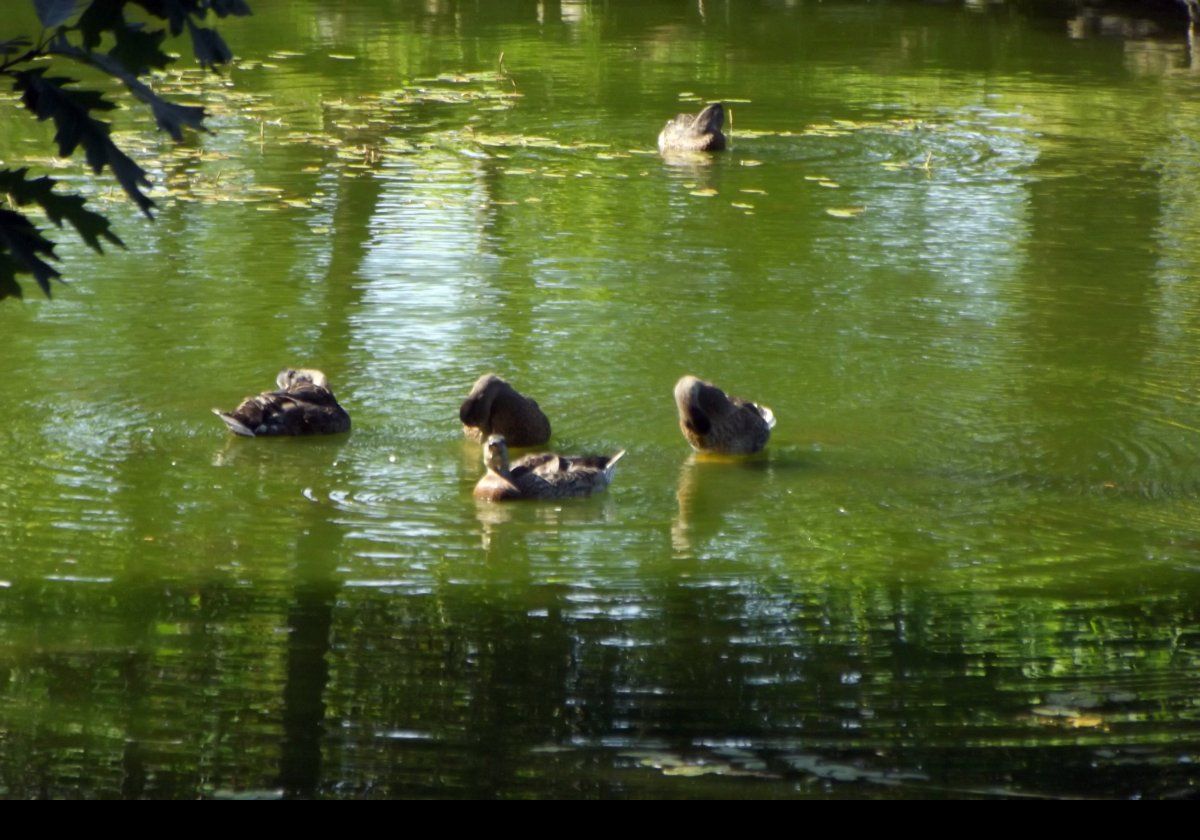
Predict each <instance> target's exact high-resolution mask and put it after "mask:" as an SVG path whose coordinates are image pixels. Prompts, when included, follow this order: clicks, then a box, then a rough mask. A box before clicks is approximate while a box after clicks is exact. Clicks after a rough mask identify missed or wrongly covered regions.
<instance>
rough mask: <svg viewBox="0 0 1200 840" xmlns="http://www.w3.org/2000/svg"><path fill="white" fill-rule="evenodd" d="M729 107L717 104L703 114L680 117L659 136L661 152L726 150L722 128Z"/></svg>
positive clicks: (668, 123) (681, 115) (669, 124)
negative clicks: (726, 109)
mask: <svg viewBox="0 0 1200 840" xmlns="http://www.w3.org/2000/svg"><path fill="white" fill-rule="evenodd" d="M724 122H725V106H724V105H722V104H721V103H720V102H714V103H713V104H711V105H709V106H708V107H707V108H705V109H704V110H703V111H701V112H700V113H699V114H697V115H695V116H692V115H691V114H680V115H678V116H677V117H675V118H674V119H672V120H670V121H668V122H667V124H666V126H665V127H664V128H663V130H662V131H661V132H660V133H659V135H658V150H659V152H662V153H664V154H665V153H667V152H719V151H721V150H722V149H724V148H725V135H724V134H722V133H721V126H722V125H723V124H724Z"/></svg>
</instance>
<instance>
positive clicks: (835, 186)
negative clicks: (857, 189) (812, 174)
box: [817, 181, 842, 190]
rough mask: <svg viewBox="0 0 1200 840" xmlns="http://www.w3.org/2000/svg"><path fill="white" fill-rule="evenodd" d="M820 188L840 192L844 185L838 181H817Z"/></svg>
mask: <svg viewBox="0 0 1200 840" xmlns="http://www.w3.org/2000/svg"><path fill="white" fill-rule="evenodd" d="M817 186H818V187H824V188H825V189H827V190H840V189H841V188H842V185H841V184H839V183H838V182H837V181H817Z"/></svg>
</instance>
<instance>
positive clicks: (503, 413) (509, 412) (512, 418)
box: [458, 373, 550, 446]
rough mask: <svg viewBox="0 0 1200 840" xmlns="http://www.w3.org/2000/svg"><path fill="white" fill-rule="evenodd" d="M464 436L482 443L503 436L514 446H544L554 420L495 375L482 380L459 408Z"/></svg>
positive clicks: (483, 377) (477, 381)
mask: <svg viewBox="0 0 1200 840" xmlns="http://www.w3.org/2000/svg"><path fill="white" fill-rule="evenodd" d="M458 419H459V420H461V421H462V424H463V434H465V435H466V436H467V437H469V438H470V439H471V440H475V441H479V442H480V443H482V442H483V441H484V440H486V439H487V438H488V437H489V436H490V435H493V434H496V435H503V436H504V437H505V439H506V440H507V441H508V444H509V445H510V446H541V445H542V444H543V443H545V442H546V441H548V440H549V439H550V421H549V420H547V419H546V415H545V414H543V413H542V410H541V409H540V408H538V404H537V403H536V402H534V401H533V400H531V399H530V398H529V397H526V396H524V395H522V394H520V393H518V392H517V390H516V389H515V388H513V386H511V385H509V384H508V383H507V382H505V381H504V380H503V379H501V378H500V377H499V376H497V375H496V374H494V373H487V374H484V375H483V376H481V377H479V379H478V380H476V382H475V386H474V387H473V388H471V393H469V394H467V398H466V399H465V400H463V404H462V406H460V407H459V409H458Z"/></svg>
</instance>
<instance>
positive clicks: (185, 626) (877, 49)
mask: <svg viewBox="0 0 1200 840" xmlns="http://www.w3.org/2000/svg"><path fill="white" fill-rule="evenodd" d="M253 5H254V8H255V12H256V16H255V17H253V18H248V19H245V20H228V21H225V22H223V23H222V26H221V28H222V32H223V34H224V35H225V37H226V39H227V40H228V41H229V43H230V44H231V46H232V47H233V49H234V51H235V52H236V53H237V55H238V56H239V61H238V63H237V64H236V65H235V67H234V68H233V69H231V70H229V71H227V72H226V73H225V74H224V75H221V76H216V75H212V74H208V75H206V74H204V73H201V72H200V71H198V70H195V69H193V67H194V63H193V61H192V59H191V56H190V55H185V56H184V58H183V59H182V60H181V62H180V63H179V65H180V72H176V73H173V74H172V75H170V76H164V77H162V78H159V79H158V80H157V81H156V87H157V88H158V89H159V90H160V91H162V92H163V93H166V94H168V95H171V96H174V97H175V98H177V99H179V100H180V101H186V102H194V103H199V104H204V105H205V106H206V107H208V108H209V110H210V113H211V116H210V117H209V121H208V124H209V126H210V127H211V128H212V129H213V132H214V133H213V134H211V135H204V136H197V137H194V138H191V139H189V140H188V141H186V142H185V143H184V144H182V145H179V146H177V145H175V144H172V143H171V142H170V141H169V140H168V139H165V138H164V137H162V136H160V135H157V134H155V133H154V132H153V129H152V126H151V125H150V123H149V121H148V119H146V118H145V117H144V115H142V114H140V113H139V112H137V111H134V110H130V111H128V112H122V113H118V114H116V115H115V118H116V121H117V129H118V131H117V134H116V137H117V139H118V142H120V143H122V144H123V145H124V146H125V147H127V148H131V149H134V150H135V151H136V153H137V154H136V157H137V158H138V160H139V161H140V162H141V163H142V164H143V165H144V166H145V167H146V168H147V169H148V170H149V171H150V172H151V173H152V175H153V177H154V179H155V184H156V187H155V189H154V190H153V191H152V193H151V194H152V195H153V196H154V197H155V198H156V200H157V201H158V203H159V206H160V211H159V213H158V215H157V220H156V221H155V222H154V223H153V224H151V223H148V222H146V221H145V220H143V219H141V218H140V217H139V214H138V213H137V212H136V210H135V209H134V208H132V207H131V206H130V205H129V204H128V203H127V202H125V201H123V200H121V198H120V196H119V190H116V189H114V188H113V187H112V185H111V184H110V183H109V181H108V180H107V177H105V178H101V179H98V180H97V179H93V178H91V177H89V176H88V175H87V174H85V173H84V172H83V171H82V169H79V168H76V165H71V166H68V167H67V168H65V169H64V168H60V167H61V166H62V164H61V162H56V161H54V160H53V159H51V158H49V157H48V154H49V150H50V149H51V148H52V146H51V143H50V140H49V138H50V137H51V134H52V129H51V128H49V127H47V126H45V125H42V124H37V123H35V122H34V121H33V120H32V119H29V118H28V117H27V116H26V115H25V114H23V113H22V112H20V111H19V109H18V108H17V107H15V103H14V102H13V101H11V98H10V97H9V95H8V94H4V97H5V98H4V99H3V100H2V101H0V113H4V117H3V120H0V160H2V161H3V163H4V164H5V165H8V166H20V165H32V166H33V167H34V170H35V171H37V172H50V173H51V174H54V175H55V176H56V177H62V178H65V179H67V180H68V181H71V182H72V183H75V184H77V185H78V186H79V187H80V188H82V189H84V190H86V191H87V192H88V194H89V196H90V197H91V200H92V201H93V202H94V203H95V204H96V205H97V206H99V207H102V208H104V209H105V210H106V212H108V213H110V214H111V215H112V216H113V218H114V220H115V222H116V224H117V230H118V232H119V233H120V235H121V236H122V237H123V238H124V240H125V241H126V243H127V244H128V246H129V248H128V250H127V251H124V252H121V251H117V252H114V253H110V254H108V255H107V256H105V257H103V258H93V256H92V255H91V254H90V252H88V251H87V249H86V248H85V247H84V246H83V245H81V244H80V243H78V241H77V240H73V239H72V237H71V234H70V232H62V233H61V234H60V235H59V236H58V238H59V240H60V241H61V244H60V246H59V249H58V251H59V254H60V256H61V257H62V264H61V266H60V267H61V268H62V269H63V271H64V273H65V274H66V275H67V278H68V280H69V281H70V282H69V285H57V286H56V287H55V297H54V299H53V300H51V301H47V300H44V299H41V298H40V296H38V294H37V293H36V288H34V287H33V286H32V284H29V285H28V286H27V294H26V299H25V300H24V301H15V300H8V301H4V302H2V303H0V342H3V345H2V346H3V347H4V348H5V353H4V359H5V362H6V372H7V376H8V380H7V383H8V384H7V386H6V388H5V391H6V393H7V395H8V403H7V405H8V409H9V410H8V411H7V412H6V421H5V422H4V423H3V425H2V427H0V439H2V440H3V446H4V449H3V451H4V457H3V459H2V461H0V796H5V797H13V798H19V797H115V796H146V797H195V796H231V795H265V796H276V795H280V794H285V795H294V796H320V797H387V796H477V797H535V796H536V797H644V796H663V797H700V796H728V797H776V796H781V797H787V796H839V797H927V796H969V795H990V794H996V795H1012V796H1022V795H1035V796H1042V795H1049V796H1102V797H1110V796H1116V797H1134V796H1138V797H1167V796H1178V795H1188V796H1195V795H1196V793H1197V791H1198V788H1200V770H1198V769H1197V767H1198V762H1200V401H1198V400H1197V389H1198V387H1197V381H1198V373H1200V344H1198V341H1200V200H1198V198H1197V197H1198V196H1200V71H1197V69H1196V68H1197V67H1200V61H1195V60H1193V58H1192V56H1191V54H1190V53H1189V51H1188V45H1187V41H1186V38H1185V34H1184V33H1183V31H1182V30H1180V29H1178V28H1176V29H1171V28H1169V27H1164V28H1161V29H1159V30H1158V32H1157V34H1152V35H1151V36H1149V37H1144V38H1132V37H1125V36H1124V35H1121V34H1114V33H1112V32H1111V27H1110V28H1109V29H1105V28H1104V27H1101V26H1100V24H1099V23H1097V22H1096V21H1091V22H1090V23H1089V21H1088V20H1081V19H1079V18H1076V19H1074V20H1070V21H1068V20H1066V19H1064V18H1062V17H1053V16H1050V15H1047V14H1035V13H1032V12H1030V11H1029V7H1030V6H1031V5H1036V4H1021V5H1018V6H1014V5H1012V4H999V5H996V4H990V5H987V6H986V7H985V8H982V9H979V8H974V9H973V8H964V7H962V6H960V5H958V4H941V5H936V6H930V5H925V4H919V3H908V2H885V3H878V2H876V3H858V2H823V3H817V2H797V3H752V2H746V3H736V2H726V3H713V2H703V3H682V2H653V3H650V2H641V3H600V2H567V1H566V0H563V2H561V3H557V2H542V3H534V2H515V0H514V1H513V2H499V1H498V0H496V1H495V2H493V1H492V0H489V2H480V3H467V2H462V3H456V2H440V0H431V2H402V1H393V2H383V1H382V0H375V2H355V3H337V2H319V0H303V1H302V2H289V3H275V2H265V0H258V1H257V2H255V3H254V4H253ZM1093 24H1094V25H1093ZM1139 31H1142V30H1139ZM0 34H7V33H0ZM179 49H180V50H181V51H183V52H185V53H187V52H188V51H187V48H186V47H184V46H183V45H180V46H179ZM501 54H503V63H502V64H501V62H500V56H501ZM716 99H720V100H723V101H725V102H726V103H727V105H728V107H729V109H730V111H731V112H732V115H733V126H732V135H731V136H732V142H731V148H730V150H729V151H728V152H726V153H723V154H721V155H718V156H708V157H701V158H697V159H685V160H663V159H662V158H661V157H660V156H659V155H658V154H657V152H656V150H655V138H656V136H657V133H658V130H659V128H661V126H662V124H663V123H664V122H665V121H666V119H667V118H669V117H670V116H672V115H674V114H675V113H677V112H680V111H695V110H698V109H699V107H700V106H701V104H702V102H703V101H706V100H716ZM296 365H305V366H313V367H319V368H321V369H323V370H324V371H325V372H326V373H327V374H328V376H329V378H330V380H331V383H332V385H333V388H334V390H335V392H336V393H337V395H338V397H339V399H340V400H341V402H342V404H343V405H345V406H346V408H347V409H348V410H349V412H350V413H351V415H352V417H353V421H354V430H353V431H352V432H351V433H350V434H349V435H345V436H339V437H331V438H324V439H286V440H261V439H260V440H246V439H240V438H234V437H232V436H231V435H229V434H228V433H227V432H226V431H225V428H224V426H223V425H222V424H221V423H220V421H219V420H217V418H215V417H213V416H212V414H211V413H210V409H211V408H212V407H214V406H217V407H222V408H230V407H232V406H233V405H235V404H236V403H237V402H238V401H239V400H241V399H242V398H243V397H244V396H246V395H247V394H250V393H255V392H257V391H260V390H264V389H267V388H268V387H270V385H271V383H272V381H273V379H274V376H275V373H276V372H277V371H278V370H279V369H280V368H282V367H285V366H296ZM490 370H494V371H496V372H499V373H501V374H502V375H503V376H505V377H507V378H508V379H510V380H511V381H512V382H513V383H514V384H516V385H517V386H518V387H519V388H521V389H522V390H524V391H525V392H527V393H529V394H531V395H533V396H534V397H535V398H536V399H538V401H539V402H540V403H541V405H542V407H543V408H544V409H545V410H546V411H547V413H548V414H549V415H550V417H551V420H552V422H553V424H554V429H555V433H554V438H553V440H552V446H553V447H554V448H556V449H558V450H560V451H564V452H611V451H615V450H617V449H620V448H626V449H628V453H629V454H628V455H627V456H626V457H625V459H624V460H622V462H621V464H620V467H619V469H618V470H617V476H616V480H615V482H614V484H613V486H612V487H611V489H610V491H609V492H608V493H607V494H606V495H604V496H602V497H597V498H593V499H587V500H574V501H564V502H557V503H547V504H526V505H514V506H508V507H505V506H496V505H487V504H478V503H476V502H475V501H474V500H473V499H472V497H471V488H472V486H473V484H474V482H475V480H476V479H477V478H478V477H479V475H480V474H481V472H482V467H481V465H480V462H479V448H478V446H477V445H474V444H469V443H467V442H466V441H464V440H463V438H462V436H461V432H460V428H459V425H458V423H457V407H458V403H459V401H461V399H462V398H463V396H464V395H465V394H466V391H467V389H468V388H469V387H470V385H471V383H472V382H473V381H474V380H475V379H476V377H478V376H479V375H480V374H482V373H484V372H486V371H490ZM685 373H692V374H696V375H699V376H703V377H705V378H708V379H711V380H713V381H715V382H717V383H719V384H721V385H723V386H724V387H726V388H727V389H728V390H730V391H731V392H732V393H735V394H739V395H742V396H745V397H748V398H752V399H754V400H757V401H760V402H762V403H764V404H766V405H768V406H770V407H771V408H772V409H773V411H774V413H775V415H776V416H777V417H778V421H779V422H778V425H777V427H776V428H775V431H774V434H773V437H772V439H771V443H770V446H769V447H768V449H767V451H766V452H765V453H764V454H762V455H760V456H756V457H753V458H750V459H745V460H742V461H705V460H696V459H695V457H694V456H692V455H691V454H690V451H689V449H688V446H687V444H686V443H685V441H684V440H683V438H682V436H681V435H680V433H679V430H678V426H677V421H676V417H675V409H674V405H673V402H672V398H671V392H672V387H673V385H674V383H675V381H676V379H677V378H678V377H679V376H681V375H683V374H685Z"/></svg>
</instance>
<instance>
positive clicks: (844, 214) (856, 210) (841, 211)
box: [825, 207, 867, 219]
mask: <svg viewBox="0 0 1200 840" xmlns="http://www.w3.org/2000/svg"><path fill="white" fill-rule="evenodd" d="M866 209H867V208H866V207H826V208H825V212H826V213H828V214H829V215H830V216H833V217H834V218H835V219H853V218H854V217H855V216H861V215H862V214H863V211H865V210H866Z"/></svg>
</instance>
